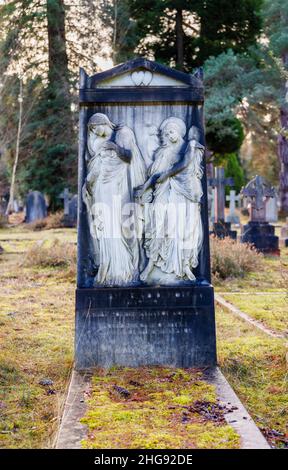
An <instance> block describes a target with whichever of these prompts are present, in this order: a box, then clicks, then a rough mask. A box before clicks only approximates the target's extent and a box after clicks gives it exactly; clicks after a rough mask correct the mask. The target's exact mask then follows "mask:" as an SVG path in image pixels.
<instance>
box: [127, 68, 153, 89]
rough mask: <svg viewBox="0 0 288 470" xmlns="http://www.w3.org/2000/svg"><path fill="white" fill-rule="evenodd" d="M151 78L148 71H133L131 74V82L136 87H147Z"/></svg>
mask: <svg viewBox="0 0 288 470" xmlns="http://www.w3.org/2000/svg"><path fill="white" fill-rule="evenodd" d="M152 78H153V75H152V72H150V70H134V72H132V73H131V80H132V82H133V83H134V85H136V86H148V85H150V83H151V80H152Z"/></svg>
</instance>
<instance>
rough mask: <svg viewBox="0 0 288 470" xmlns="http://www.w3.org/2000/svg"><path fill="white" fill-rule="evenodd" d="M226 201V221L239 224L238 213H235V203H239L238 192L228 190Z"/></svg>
mask: <svg viewBox="0 0 288 470" xmlns="http://www.w3.org/2000/svg"><path fill="white" fill-rule="evenodd" d="M226 201H229V214H228V216H227V222H230V223H231V224H240V218H239V215H237V214H236V204H238V206H239V204H240V194H237V195H236V191H235V190H234V189H231V190H230V194H229V196H226Z"/></svg>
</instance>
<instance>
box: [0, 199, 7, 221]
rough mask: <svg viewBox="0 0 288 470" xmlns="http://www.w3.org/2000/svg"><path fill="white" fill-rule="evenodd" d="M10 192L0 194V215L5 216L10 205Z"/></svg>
mask: <svg viewBox="0 0 288 470" xmlns="http://www.w3.org/2000/svg"><path fill="white" fill-rule="evenodd" d="M8 200H9V194H8V195H2V196H1V195H0V215H2V216H5V214H6V210H7V206H8Z"/></svg>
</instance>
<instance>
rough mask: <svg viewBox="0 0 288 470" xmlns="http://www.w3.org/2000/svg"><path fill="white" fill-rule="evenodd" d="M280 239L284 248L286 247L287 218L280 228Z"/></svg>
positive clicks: (287, 238) (287, 236) (287, 240)
mask: <svg viewBox="0 0 288 470" xmlns="http://www.w3.org/2000/svg"><path fill="white" fill-rule="evenodd" d="M280 238H281V241H282V243H283V245H284V246H286V247H287V246H288V217H286V224H285V225H284V227H282V228H281V232H280Z"/></svg>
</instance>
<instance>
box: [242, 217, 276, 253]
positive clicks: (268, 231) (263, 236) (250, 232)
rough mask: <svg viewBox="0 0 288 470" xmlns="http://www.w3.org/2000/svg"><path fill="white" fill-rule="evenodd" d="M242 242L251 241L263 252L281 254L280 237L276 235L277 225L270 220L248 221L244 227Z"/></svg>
mask: <svg viewBox="0 0 288 470" xmlns="http://www.w3.org/2000/svg"><path fill="white" fill-rule="evenodd" d="M241 242H242V243H251V244H252V245H254V246H255V248H256V249H257V250H258V251H261V252H262V253H265V254H271V255H276V256H279V255H280V250H279V238H278V237H276V235H275V227H274V226H273V225H270V224H269V223H268V222H248V224H247V225H244V227H243V233H242V236H241Z"/></svg>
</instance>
